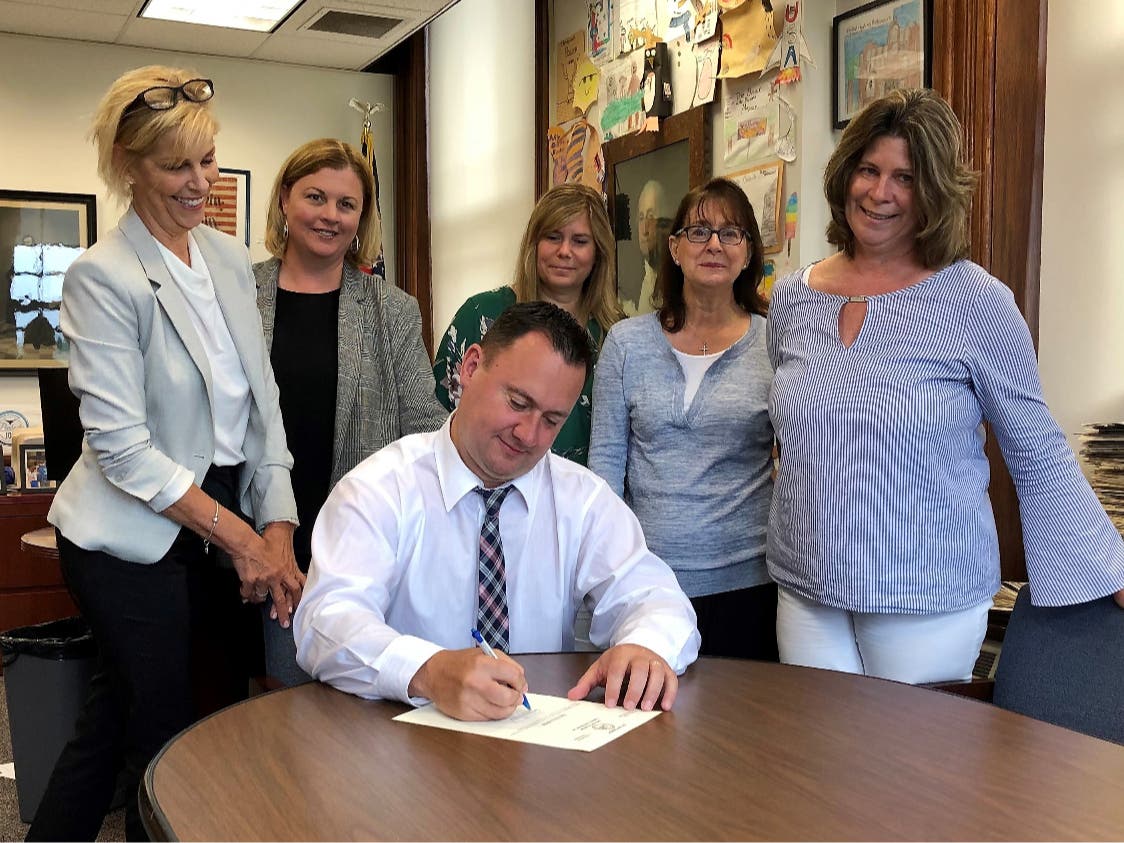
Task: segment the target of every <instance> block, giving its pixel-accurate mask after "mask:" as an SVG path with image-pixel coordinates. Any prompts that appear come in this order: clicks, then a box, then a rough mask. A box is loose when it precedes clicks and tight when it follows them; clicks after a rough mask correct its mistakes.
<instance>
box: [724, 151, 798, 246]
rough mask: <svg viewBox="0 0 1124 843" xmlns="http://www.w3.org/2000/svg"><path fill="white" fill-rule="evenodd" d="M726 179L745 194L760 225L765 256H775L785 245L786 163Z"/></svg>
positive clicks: (762, 165)
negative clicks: (782, 198) (783, 210)
mask: <svg viewBox="0 0 1124 843" xmlns="http://www.w3.org/2000/svg"><path fill="white" fill-rule="evenodd" d="M726 178H728V179H730V180H731V181H733V182H736V183H737V185H738V186H739V187H740V188H741V189H742V190H744V191H745V195H746V196H747V197H749V204H750V205H752V206H753V213H754V214H755V215H756V216H757V225H758V226H759V227H760V229H761V243H762V245H763V246H764V248H765V254H775V253H776V252H779V251H781V248H782V247H783V246H784V242H783V239H782V237H781V233H782V232H781V187H782V182H783V180H784V162H783V161H772V162H770V163H768V164H761V165H759V166H757V167H750V168H749V169H748V170H742V171H740V172H737V173H730V174H729V175H728V176H727V177H726Z"/></svg>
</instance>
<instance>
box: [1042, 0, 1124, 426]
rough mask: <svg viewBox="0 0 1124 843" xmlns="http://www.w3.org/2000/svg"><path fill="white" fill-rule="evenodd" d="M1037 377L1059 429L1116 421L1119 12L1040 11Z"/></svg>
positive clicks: (1122, 107) (1057, 2)
mask: <svg viewBox="0 0 1124 843" xmlns="http://www.w3.org/2000/svg"><path fill="white" fill-rule="evenodd" d="M1047 27H1048V28H1047V37H1046V140H1045V174H1044V176H1043V184H1042V274H1041V300H1040V305H1041V308H1040V317H1039V369H1040V371H1041V373H1042V386H1043V389H1044V390H1045V393H1046V400H1047V402H1048V403H1049V405H1050V409H1051V410H1052V411H1053V413H1054V416H1055V418H1057V420H1058V422H1059V423H1060V424H1061V426H1062V429H1063V430H1065V432H1066V433H1068V434H1070V436H1071V440H1070V444H1072V445H1073V446H1074V447H1075V448H1077V447H1079V443H1078V442H1077V441H1076V439H1075V438H1074V434H1076V433H1078V432H1080V429H1081V425H1082V424H1084V423H1085V422H1108V421H1114V422H1121V421H1124V236H1122V233H1124V208H1122V206H1121V202H1120V197H1121V196H1124V4H1121V3H1104V2H1101V0H1051V2H1050V3H1049V10H1048V19H1047Z"/></svg>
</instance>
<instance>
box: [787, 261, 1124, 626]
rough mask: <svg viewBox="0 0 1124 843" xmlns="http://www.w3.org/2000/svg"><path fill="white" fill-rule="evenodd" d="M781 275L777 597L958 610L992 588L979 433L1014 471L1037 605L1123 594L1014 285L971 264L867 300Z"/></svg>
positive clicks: (863, 607) (1122, 577) (993, 564)
mask: <svg viewBox="0 0 1124 843" xmlns="http://www.w3.org/2000/svg"><path fill="white" fill-rule="evenodd" d="M808 271H809V268H805V269H804V270H801V271H800V272H796V273H793V274H791V275H789V276H787V277H786V278H784V279H783V280H781V281H780V282H779V283H778V284H777V286H776V288H775V289H774V291H773V295H772V300H771V302H770V309H769V331H768V348H769V356H770V359H771V362H772V364H773V368H774V370H775V377H774V380H773V388H772V391H771V393H770V398H769V412H770V415H771V417H772V420H773V426H774V428H775V430H776V435H777V445H778V448H779V452H780V463H779V468H778V475H777V487H776V491H775V493H774V499H773V507H772V511H771V513H770V518H769V540H768V565H769V572H770V573H771V574H772V576H773V578H774V579H775V580H776V581H777V582H778V583H780V584H781V585H782V586H784V587H785V588H789V589H791V590H793V591H795V592H797V593H798V594H801V595H803V596H804V597H807V598H809V599H812V600H816V601H818V602H820V603H823V604H825V605H828V606H834V607H837V608H842V609H848V610H851V611H858V612H902V613H931V612H947V611H955V610H958V609H963V608H966V607H968V606H971V605H974V604H978V603H980V602H983V601H984V600H986V599H988V598H989V597H991V596H992V595H993V594H994V593H995V592H996V591H997V590H998V587H999V547H998V541H997V537H996V530H995V519H994V516H993V514H992V510H991V503H990V501H989V499H988V496H987V486H988V480H989V477H990V471H989V466H988V461H987V457H986V456H985V455H984V450H983V445H984V435H983V428H982V427H981V422H983V421H987V422H988V423H989V424H990V425H991V429H992V431H993V432H994V435H995V437H996V439H997V441H998V443H999V447H1000V450H1001V451H1002V453H1003V458H1004V460H1005V461H1006V463H1007V467H1008V468H1009V469H1010V472H1011V477H1012V478H1013V480H1014V483H1015V489H1016V491H1017V493H1018V497H1019V505H1020V508H1021V514H1022V528H1023V544H1024V547H1025V551H1026V564H1027V571H1028V576H1029V578H1030V587H1031V594H1032V597H1033V601H1034V603H1036V604H1038V605H1046V606H1054V605H1067V604H1073V603H1079V602H1084V601H1087V600H1091V599H1094V598H1098V597H1103V596H1104V595H1106V594H1110V593H1112V592H1114V591H1116V590H1118V589H1120V588H1121V587H1124V542H1122V541H1121V538H1120V534H1119V533H1118V532H1117V531H1116V529H1115V528H1114V527H1113V525H1112V523H1111V522H1110V521H1109V519H1108V516H1107V515H1106V514H1105V512H1104V509H1103V508H1102V507H1101V505H1100V502H1099V501H1098V500H1097V498H1096V496H1095V495H1094V494H1093V491H1092V489H1091V488H1090V487H1089V484H1088V482H1087V481H1086V479H1085V477H1084V475H1083V474H1082V473H1081V469H1080V467H1079V466H1078V464H1077V460H1076V458H1075V457H1074V455H1073V451H1072V450H1071V449H1070V447H1069V444H1068V442H1067V441H1066V438H1065V434H1064V433H1062V431H1061V429H1060V428H1059V427H1058V425H1057V423H1056V422H1055V421H1054V419H1053V418H1052V417H1051V415H1050V412H1049V410H1048V409H1047V407H1046V404H1045V402H1044V401H1043V398H1042V387H1041V384H1040V382H1039V378H1038V367H1037V363H1036V360H1035V354H1034V346H1033V343H1032V341H1031V337H1030V331H1029V330H1028V329H1027V325H1026V322H1025V321H1024V320H1023V318H1022V315H1021V314H1020V313H1019V310H1018V307H1017V306H1016V305H1015V300H1014V297H1013V296H1012V294H1011V291H1010V290H1009V289H1008V288H1007V287H1006V286H1005V285H1004V284H1002V283H1001V282H1000V281H999V280H997V279H995V278H993V277H992V276H990V275H988V274H987V273H986V272H985V271H984V270H983V269H982V268H980V267H979V266H977V265H976V264H974V263H972V262H970V261H959V262H957V263H954V264H952V265H951V266H948V267H946V268H945V269H942V270H940V271H938V272H936V273H934V274H933V275H931V276H929V277H928V278H927V279H925V280H924V281H921V282H920V283H918V284H915V285H913V286H910V287H907V288H905V289H903V290H898V291H896V292H893V293H887V294H884V295H875V296H869V297H867V312H866V317H865V319H864V322H863V324H862V327H861V330H860V331H859V334H858V336H857V337H856V339H855V341H854V343H853V344H852V345H851V346H850V347H844V346H843V344H842V342H841V341H840V339H839V315H840V311H841V309H842V307H843V304H844V303H845V302H846V301H847V299H846V297H845V296H839V295H832V294H828V293H823V292H820V291H818V290H815V289H812V288H811V287H809V286H808V284H807V283H806V278H807V273H808Z"/></svg>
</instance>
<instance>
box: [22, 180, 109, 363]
mask: <svg viewBox="0 0 1124 843" xmlns="http://www.w3.org/2000/svg"><path fill="white" fill-rule="evenodd" d="M97 231H98V223H97V199H96V197H95V196H94V195H93V194H92V193H46V192H40V191H32V190H0V370H4V369H37V368H41V367H43V366H65V365H66V362H67V357H68V346H67V342H66V339H65V338H64V337H63V335H62V331H61V330H60V329H59V307H60V306H61V305H62V282H63V276H64V275H65V274H66V270H67V268H68V267H69V266H70V264H72V263H73V262H74V259H75V258H77V257H78V256H79V255H80V254H82V252H83V251H85V250H86V249H88V248H89V247H90V246H91V245H93V243H94V241H95V240H96V239H97Z"/></svg>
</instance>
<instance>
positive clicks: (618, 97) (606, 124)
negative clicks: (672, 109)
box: [598, 53, 644, 140]
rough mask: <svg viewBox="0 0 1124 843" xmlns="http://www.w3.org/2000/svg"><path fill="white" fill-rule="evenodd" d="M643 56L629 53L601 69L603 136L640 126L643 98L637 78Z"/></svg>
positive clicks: (617, 134) (642, 63) (642, 120)
mask: <svg viewBox="0 0 1124 843" xmlns="http://www.w3.org/2000/svg"><path fill="white" fill-rule="evenodd" d="M643 70H644V57H643V55H641V54H640V53H633V54H632V55H629V56H627V57H625V58H623V59H617V61H614V62H610V63H609V64H606V65H605V66H604V67H602V69H601V87H600V90H599V93H598V99H599V100H600V102H601V134H602V136H603V137H604V138H605V140H611V139H613V138H619V137H620V136H621V135H626V134H629V133H630V132H636V131H639V130H640V129H641V128H643V126H644V102H643V96H642V94H641V92H640V81H641V79H642V74H643Z"/></svg>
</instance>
